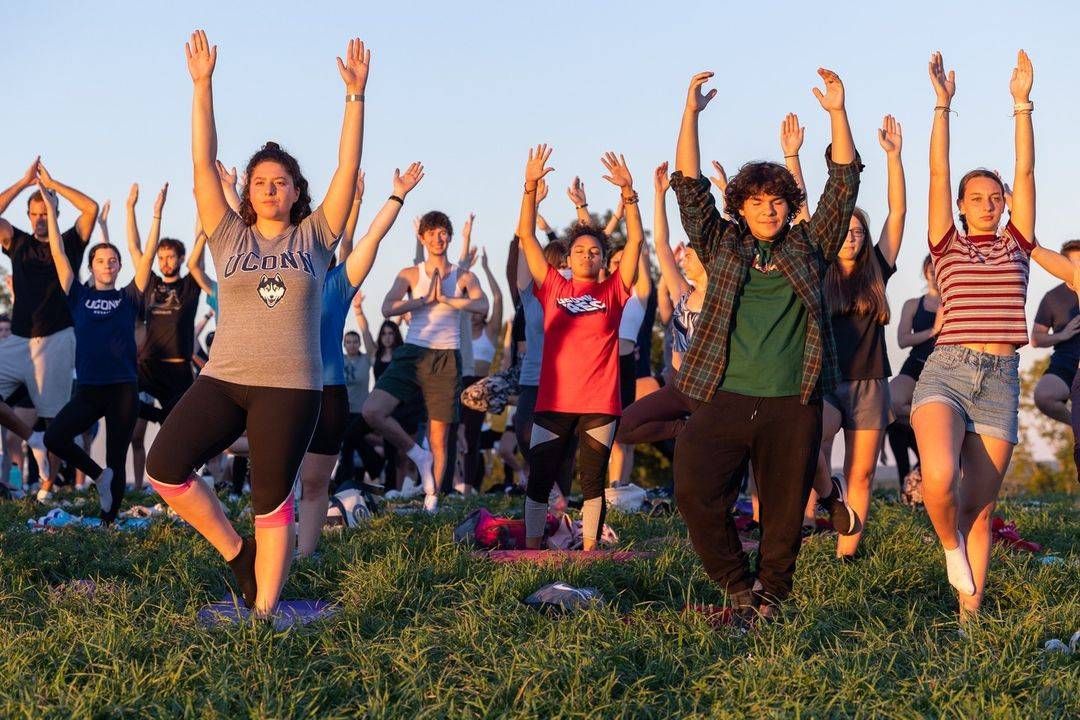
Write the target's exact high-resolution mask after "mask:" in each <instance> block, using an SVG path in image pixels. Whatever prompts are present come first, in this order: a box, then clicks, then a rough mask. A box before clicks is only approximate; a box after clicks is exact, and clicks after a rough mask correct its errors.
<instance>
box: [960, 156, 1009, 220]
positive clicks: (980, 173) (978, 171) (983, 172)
mask: <svg viewBox="0 0 1080 720" xmlns="http://www.w3.org/2000/svg"><path fill="white" fill-rule="evenodd" d="M980 177H981V178H989V179H990V180H993V181H994V182H996V183H997V184H998V187H1000V188H1001V194H1002V195H1005V183H1003V182H1001V178H999V177H998V175H997V173H996V172H994V171H993V170H987V169H986V168H975V169H974V170H972V171H970V172H968V173H967V174H965V175H964V177H962V178H960V186H959V188H958V189H957V191H956V202H960V201H962V200H963V199H964V193H966V192H967V184H968V181H969V180H973V179H974V178H980ZM960 226H961V227H963V228H964V234H965V235H967V232H968V224H967V218H966V217H964V213H960Z"/></svg>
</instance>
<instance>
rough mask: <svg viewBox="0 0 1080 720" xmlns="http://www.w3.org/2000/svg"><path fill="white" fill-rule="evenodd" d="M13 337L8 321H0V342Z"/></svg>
mask: <svg viewBox="0 0 1080 720" xmlns="http://www.w3.org/2000/svg"><path fill="white" fill-rule="evenodd" d="M10 336H11V323H10V322H9V321H7V320H0V340H3V339H4V338H6V337H10Z"/></svg>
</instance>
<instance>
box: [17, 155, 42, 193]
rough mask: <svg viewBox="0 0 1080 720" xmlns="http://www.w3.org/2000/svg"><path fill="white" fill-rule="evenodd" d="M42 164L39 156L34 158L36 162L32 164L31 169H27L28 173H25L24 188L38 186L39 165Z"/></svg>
mask: <svg viewBox="0 0 1080 720" xmlns="http://www.w3.org/2000/svg"><path fill="white" fill-rule="evenodd" d="M40 162H41V156H40V155H38V156H37V157H36V158H34V162H32V163H30V167H28V168H26V172H25V173H23V176H22V180H21V183H22V186H23V187H24V188H28V187H30V186H31V185H37V173H38V164H39V163H40Z"/></svg>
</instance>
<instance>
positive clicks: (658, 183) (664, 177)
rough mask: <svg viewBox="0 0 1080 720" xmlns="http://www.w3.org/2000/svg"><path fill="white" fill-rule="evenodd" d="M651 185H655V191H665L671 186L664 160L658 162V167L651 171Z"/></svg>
mask: <svg viewBox="0 0 1080 720" xmlns="http://www.w3.org/2000/svg"><path fill="white" fill-rule="evenodd" d="M653 185H654V186H655V187H656V192H658V193H666V192H667V191H668V188H670V187H671V178H670V177H668V164H667V161H666V160H665V161H664V162H662V163H660V165H659V167H657V168H656V170H655V171H654V172H653Z"/></svg>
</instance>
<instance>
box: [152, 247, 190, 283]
mask: <svg viewBox="0 0 1080 720" xmlns="http://www.w3.org/2000/svg"><path fill="white" fill-rule="evenodd" d="M183 261H184V258H183V257H182V256H180V255H177V254H176V251H175V250H173V249H172V248H167V247H163V248H158V251H157V262H158V270H160V271H161V276H162V277H166V278H174V277H176V276H177V275H179V274H180V264H181V263H182V262H183Z"/></svg>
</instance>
